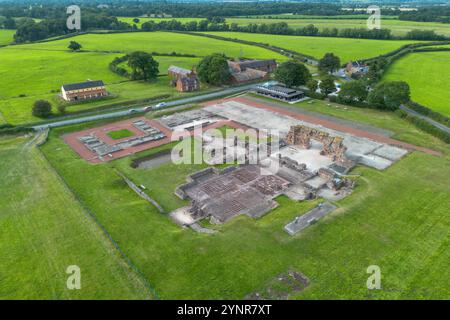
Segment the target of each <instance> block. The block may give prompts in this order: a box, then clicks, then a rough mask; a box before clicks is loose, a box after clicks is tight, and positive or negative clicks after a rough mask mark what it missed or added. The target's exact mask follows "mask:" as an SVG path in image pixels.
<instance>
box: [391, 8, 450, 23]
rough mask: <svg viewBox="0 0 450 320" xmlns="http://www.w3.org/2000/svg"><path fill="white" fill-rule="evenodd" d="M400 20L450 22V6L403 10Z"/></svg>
mask: <svg viewBox="0 0 450 320" xmlns="http://www.w3.org/2000/svg"><path fill="white" fill-rule="evenodd" d="M398 19H399V20H406V21H419V22H443V23H450V6H438V7H423V8H418V10H417V11H405V12H401V13H400V14H399V16H398Z"/></svg>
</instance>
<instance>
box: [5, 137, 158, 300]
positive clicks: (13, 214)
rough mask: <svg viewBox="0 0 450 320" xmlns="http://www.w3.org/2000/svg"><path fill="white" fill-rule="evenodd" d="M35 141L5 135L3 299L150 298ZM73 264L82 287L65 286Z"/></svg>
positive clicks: (140, 282) (146, 290)
mask: <svg viewBox="0 0 450 320" xmlns="http://www.w3.org/2000/svg"><path fill="white" fill-rule="evenodd" d="M29 140H30V139H26V138H5V137H3V138H0V158H1V159H2V161H0V172H1V177H2V178H1V183H0V207H1V208H2V209H1V210H0V230H1V232H0V252H1V256H2V258H1V263H0V274H1V278H0V300H3V299H120V298H122V299H145V298H149V297H150V293H149V290H148V289H146V288H145V287H144V286H143V283H142V281H141V280H139V278H138V277H137V276H136V274H134V273H133V272H131V271H130V269H129V268H128V267H127V266H126V265H125V263H124V261H123V260H122V259H121V258H120V256H119V255H118V253H117V250H116V249H114V247H113V246H112V244H111V242H110V241H109V240H108V239H107V238H106V236H104V233H103V231H101V229H100V228H99V227H98V226H97V225H96V223H95V222H94V221H93V219H92V218H90V217H89V215H88V213H87V212H86V210H84V209H83V207H82V206H81V205H80V203H79V202H78V201H77V200H76V199H75V198H74V197H73V195H72V194H71V193H70V192H69V191H68V190H67V188H66V187H65V186H64V185H63V183H62V181H61V180H60V179H59V178H58V176H57V175H56V174H55V173H54V171H53V169H52V168H51V166H50V165H49V163H48V162H47V161H46V160H45V158H44V157H43V155H42V154H41V152H40V151H39V150H38V149H36V148H35V147H31V146H29V145H28V144H27V143H28V141H29ZM70 265H78V266H79V267H80V269H81V290H68V289H67V287H66V281H67V277H68V275H67V274H66V269H67V267H68V266H70Z"/></svg>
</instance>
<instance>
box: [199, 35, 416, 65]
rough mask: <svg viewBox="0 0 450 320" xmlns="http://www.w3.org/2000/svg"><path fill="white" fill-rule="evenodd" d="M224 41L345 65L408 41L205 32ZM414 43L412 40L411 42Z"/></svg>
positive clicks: (389, 49)
mask: <svg viewBox="0 0 450 320" xmlns="http://www.w3.org/2000/svg"><path fill="white" fill-rule="evenodd" d="M207 33H208V34H213V35H218V36H222V37H226V38H235V39H241V40H248V41H255V42H261V43H268V44H271V45H274V46H278V47H280V48H285V49H289V50H293V51H297V52H299V53H303V54H307V55H310V56H313V57H316V58H322V57H323V55H324V54H325V53H327V52H333V53H334V54H336V55H337V56H339V57H340V58H341V62H342V63H345V62H346V61H349V60H358V59H366V58H373V57H376V56H379V55H381V54H385V53H388V52H390V51H393V50H395V49H398V48H400V47H401V46H403V45H405V44H408V43H411V41H401V40H368V39H347V38H323V37H299V36H282V35H270V34H254V33H242V32H207ZM413 42H414V41H413Z"/></svg>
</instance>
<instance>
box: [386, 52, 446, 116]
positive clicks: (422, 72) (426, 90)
mask: <svg viewBox="0 0 450 320" xmlns="http://www.w3.org/2000/svg"><path fill="white" fill-rule="evenodd" d="M449 62H450V52H446V51H443V52H419V53H413V54H409V55H407V56H405V57H403V58H401V59H399V60H397V61H395V62H394V63H393V64H392V66H391V67H390V68H389V70H388V72H387V73H386V75H385V77H384V79H385V80H404V81H406V82H408V84H409V85H410V87H411V97H412V99H413V100H414V101H416V102H418V103H421V104H423V105H425V106H427V107H429V108H430V109H433V110H435V111H437V112H439V113H442V114H443V115H445V116H447V117H449V116H450V63H449Z"/></svg>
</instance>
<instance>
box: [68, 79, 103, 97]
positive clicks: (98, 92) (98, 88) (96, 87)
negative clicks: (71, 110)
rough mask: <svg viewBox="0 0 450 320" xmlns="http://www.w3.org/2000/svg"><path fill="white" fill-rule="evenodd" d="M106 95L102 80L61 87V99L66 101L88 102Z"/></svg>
mask: <svg viewBox="0 0 450 320" xmlns="http://www.w3.org/2000/svg"><path fill="white" fill-rule="evenodd" d="M107 95H108V92H107V91H106V88H105V84H104V83H103V81H102V80H97V81H86V82H80V83H72V84H65V85H63V86H62V87H61V97H62V98H63V99H64V100H66V101H78V100H88V99H94V98H100V97H105V96H107Z"/></svg>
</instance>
